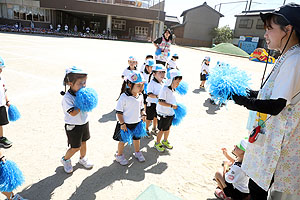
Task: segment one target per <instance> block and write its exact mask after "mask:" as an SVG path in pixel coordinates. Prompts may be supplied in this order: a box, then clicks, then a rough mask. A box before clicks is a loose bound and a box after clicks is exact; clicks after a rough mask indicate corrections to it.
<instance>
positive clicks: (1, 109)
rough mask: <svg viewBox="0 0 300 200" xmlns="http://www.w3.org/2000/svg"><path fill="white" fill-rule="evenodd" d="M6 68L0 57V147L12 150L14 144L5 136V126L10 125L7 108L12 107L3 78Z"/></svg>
mask: <svg viewBox="0 0 300 200" xmlns="http://www.w3.org/2000/svg"><path fill="white" fill-rule="evenodd" d="M4 67H5V64H4V60H3V59H2V58H1V57H0V147H3V148H10V147H11V146H12V142H11V141H9V140H8V139H7V138H6V137H4V136H3V126H4V125H7V124H8V123H9V122H8V117H7V111H6V107H5V106H7V107H9V106H10V103H9V100H8V98H7V95H6V87H5V81H4V79H3V77H2V76H1V73H2V70H3V68H4Z"/></svg>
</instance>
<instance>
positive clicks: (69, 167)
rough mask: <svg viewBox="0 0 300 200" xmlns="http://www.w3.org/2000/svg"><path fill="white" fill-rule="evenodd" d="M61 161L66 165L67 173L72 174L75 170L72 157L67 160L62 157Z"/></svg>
mask: <svg viewBox="0 0 300 200" xmlns="http://www.w3.org/2000/svg"><path fill="white" fill-rule="evenodd" d="M61 163H62V164H63V165H64V170H65V172H66V173H68V174H70V173H72V172H73V166H72V163H71V159H69V160H65V159H64V157H62V158H61Z"/></svg>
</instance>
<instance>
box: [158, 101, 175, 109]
mask: <svg viewBox="0 0 300 200" xmlns="http://www.w3.org/2000/svg"><path fill="white" fill-rule="evenodd" d="M158 103H159V105H162V106H166V107H171V108H173V109H177V105H173V104H170V103H167V102H165V101H159V102H158Z"/></svg>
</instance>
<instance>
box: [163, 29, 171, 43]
mask: <svg viewBox="0 0 300 200" xmlns="http://www.w3.org/2000/svg"><path fill="white" fill-rule="evenodd" d="M166 32H169V33H170V36H169V38H168V39H167V38H165V33H166ZM163 37H164V38H165V40H167V41H169V40H172V39H173V37H172V32H171V30H170V29H166V30H165V31H164V33H163Z"/></svg>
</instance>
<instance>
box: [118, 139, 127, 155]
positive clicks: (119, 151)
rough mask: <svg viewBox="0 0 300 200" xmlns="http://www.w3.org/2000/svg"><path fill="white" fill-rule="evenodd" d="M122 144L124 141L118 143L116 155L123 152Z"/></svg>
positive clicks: (123, 144)
mask: <svg viewBox="0 0 300 200" xmlns="http://www.w3.org/2000/svg"><path fill="white" fill-rule="evenodd" d="M124 146H125V143H124V142H119V143H118V154H117V155H118V156H120V155H122V154H123V150H124Z"/></svg>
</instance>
